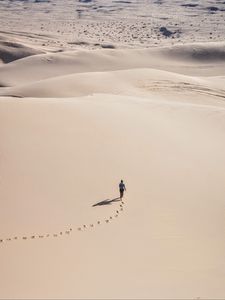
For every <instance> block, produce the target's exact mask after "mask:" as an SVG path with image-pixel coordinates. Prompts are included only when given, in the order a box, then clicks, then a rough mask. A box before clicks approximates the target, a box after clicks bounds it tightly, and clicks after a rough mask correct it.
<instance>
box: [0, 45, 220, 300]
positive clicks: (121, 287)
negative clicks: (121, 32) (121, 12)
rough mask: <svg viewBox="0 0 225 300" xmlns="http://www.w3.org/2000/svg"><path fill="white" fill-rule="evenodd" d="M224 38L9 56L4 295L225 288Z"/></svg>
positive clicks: (185, 293) (2, 72) (0, 110)
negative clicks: (121, 191)
mask: <svg viewBox="0 0 225 300" xmlns="http://www.w3.org/2000/svg"><path fill="white" fill-rule="evenodd" d="M223 47H224V44H223V43H221V44H220V43H216V44H204V45H198V46H196V44H195V45H189V46H183V47H180V48H179V47H178V48H161V49H160V48H159V49H157V50H154V51H153V50H152V51H151V50H119V49H118V50H101V51H100V50H99V51H95V52H87V51H78V52H75V53H73V52H66V53H62V54H59V53H55V54H41V55H36V56H31V57H28V58H23V59H19V60H16V61H14V62H11V63H9V64H5V65H3V66H2V67H1V69H0V82H1V83H2V88H1V89H0V94H1V95H2V96H1V98H0V136H1V146H0V155H1V171H0V176H1V177H0V180H1V190H0V198H1V209H0V220H1V235H0V239H2V241H0V242H1V243H0V253H1V255H0V256H1V268H2V272H1V275H0V282H1V289H0V297H1V298H7V299H8V298H79V299H80V298H81V299H84V298H85V299H87V298H100V299H102V298H132V299H134V298H148V299H149V298H190V299H194V298H197V297H201V298H220V299H222V298H223V297H224V295H225V288H224V277H225V274H224V267H225V265H224V252H225V241H224V226H225V221H224V220H225V218H224V217H225V215H224V213H225V209H224V208H225V206H224V196H225V190H224V180H225V171H224V165H225V154H224V153H225V139H224V134H225V102H224V100H225V90H224V76H225V74H224V73H225V68H224V52H223V51H224V50H223V49H224V48H223ZM196 49H197V50H196ZM105 51H107V52H105ZM108 51H109V52H108ZM174 53H176V55H174ZM206 56H207V59H206ZM175 57H176V59H175ZM216 75H218V76H216ZM10 95H11V96H12V95H13V96H14V97H17V98H13V97H11V96H10ZM18 97H20V98H18ZM21 97H22V98H21ZM121 178H123V179H124V180H125V183H126V185H127V192H126V194H125V198H124V204H122V203H121V202H118V201H115V202H111V203H110V204H109V205H97V206H94V207H93V205H94V204H97V203H99V202H102V201H105V202H106V203H107V202H108V201H109V200H110V199H115V198H116V197H118V191H117V184H118V182H119V180H120V179H121ZM121 205H122V206H121ZM15 237H16V239H15Z"/></svg>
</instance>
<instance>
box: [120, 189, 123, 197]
mask: <svg viewBox="0 0 225 300" xmlns="http://www.w3.org/2000/svg"><path fill="white" fill-rule="evenodd" d="M120 198H121V199H122V198H123V190H120Z"/></svg>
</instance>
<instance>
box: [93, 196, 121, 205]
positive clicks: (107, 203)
mask: <svg viewBox="0 0 225 300" xmlns="http://www.w3.org/2000/svg"><path fill="white" fill-rule="evenodd" d="M118 201H121V199H120V197H118V198H114V199H106V200H103V201H101V202H98V203H96V204H93V205H92V206H93V207H94V206H101V205H111V204H112V203H113V202H118Z"/></svg>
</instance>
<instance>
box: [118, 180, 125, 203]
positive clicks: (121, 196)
mask: <svg viewBox="0 0 225 300" xmlns="http://www.w3.org/2000/svg"><path fill="white" fill-rule="evenodd" d="M119 190H120V199H122V198H123V193H124V191H126V187H125V184H124V183H123V180H121V181H120V184H119Z"/></svg>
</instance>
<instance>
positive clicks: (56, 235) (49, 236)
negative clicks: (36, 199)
mask: <svg viewBox="0 0 225 300" xmlns="http://www.w3.org/2000/svg"><path fill="white" fill-rule="evenodd" d="M123 210H124V202H123V201H122V202H121V204H120V206H119V208H118V209H117V210H116V211H115V212H114V214H113V215H112V216H110V217H109V218H107V219H104V220H101V221H100V220H98V221H97V222H96V223H92V224H84V225H82V226H79V227H77V228H76V229H77V230H78V231H85V230H88V229H90V228H94V227H97V226H99V225H101V224H108V223H110V222H111V221H113V220H114V219H116V218H118V217H119V215H120V214H121V213H122V212H123ZM72 231H73V228H69V229H68V230H65V231H60V232H58V233H52V234H49V233H48V234H42V235H39V234H36V235H31V236H20V237H18V236H15V237H10V238H5V239H0V243H1V244H2V243H4V242H12V241H18V240H23V241H27V240H34V239H44V238H51V237H53V238H57V237H61V236H63V235H70V234H71V233H72Z"/></svg>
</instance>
